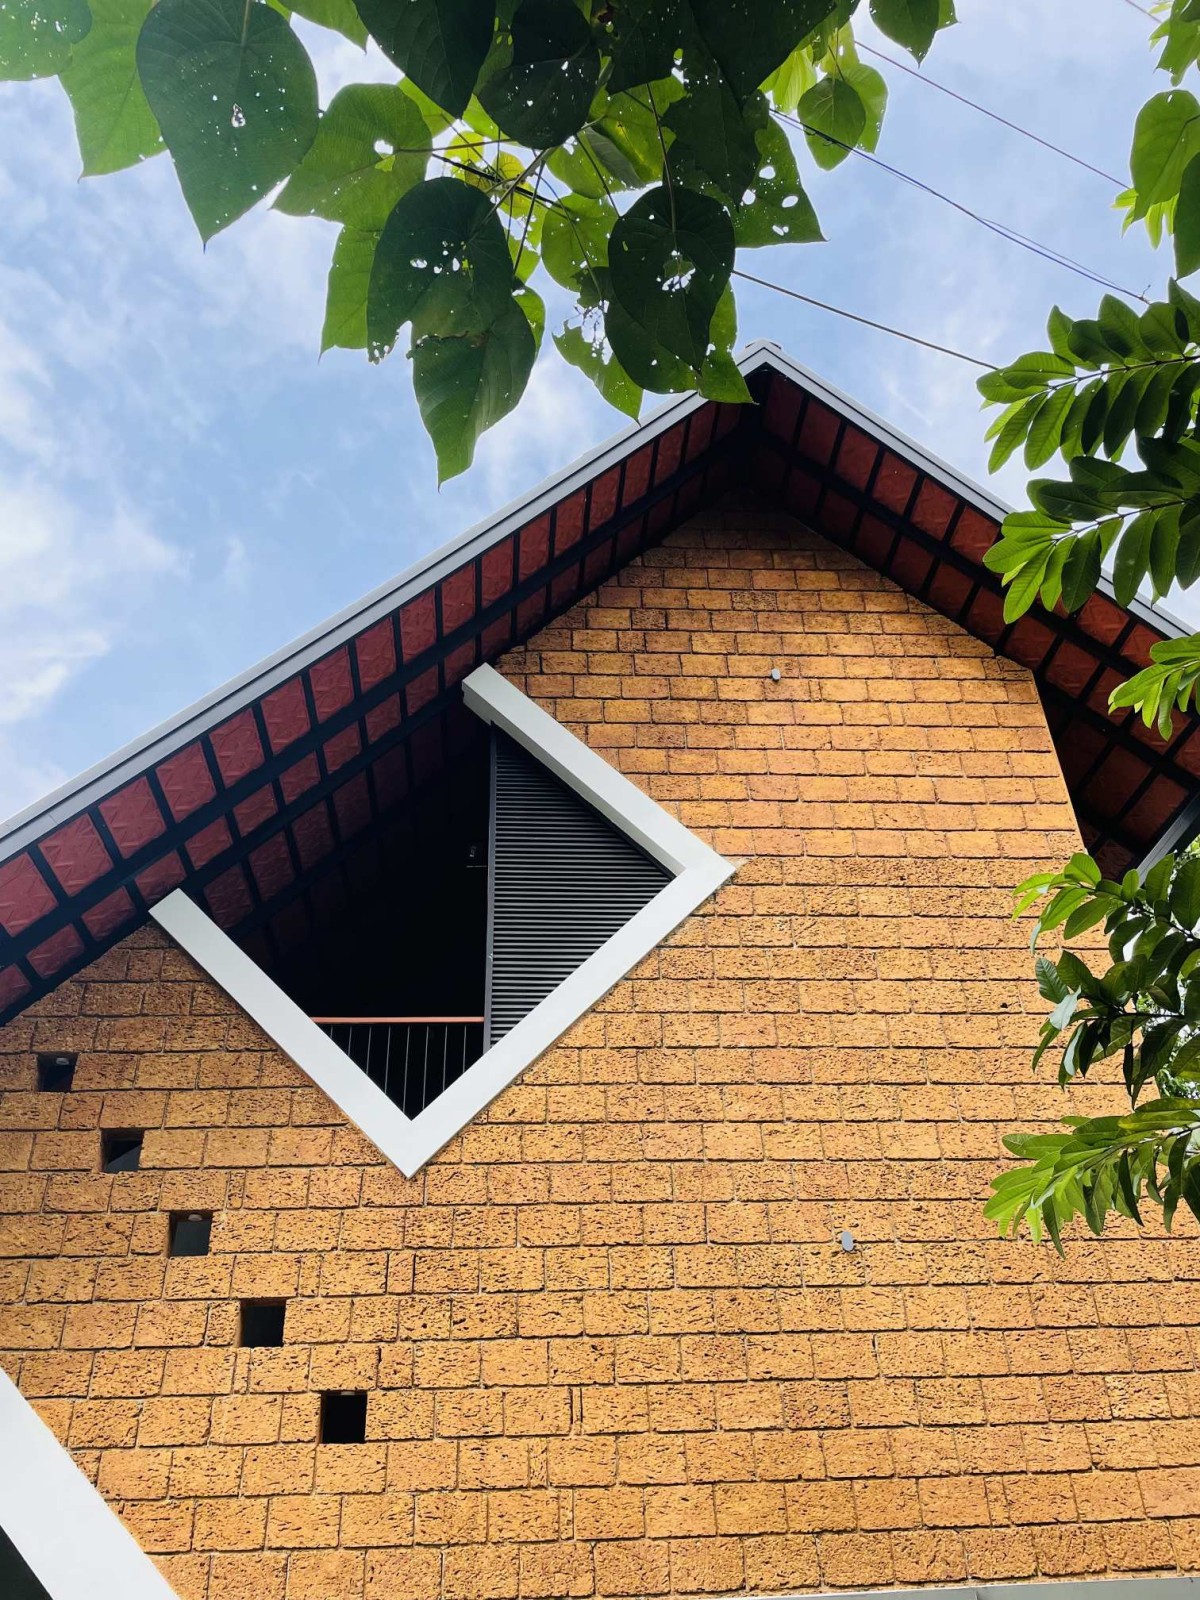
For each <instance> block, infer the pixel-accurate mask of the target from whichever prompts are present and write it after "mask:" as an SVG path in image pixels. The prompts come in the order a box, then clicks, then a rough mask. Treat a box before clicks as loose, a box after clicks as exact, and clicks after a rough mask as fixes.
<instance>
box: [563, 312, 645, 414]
mask: <svg viewBox="0 0 1200 1600" xmlns="http://www.w3.org/2000/svg"><path fill="white" fill-rule="evenodd" d="M554 343H555V345H556V346H557V348H558V353H559V355H560V356H562V358H563V360H564V361H567V362H569V363H570V365H571V366H573V367H575V368H577V369H578V370H579V371H580V372H582V373H583V374H584V375H585V377H587V378H590V379H591V381H592V383H594V384H595V386H596V388H597V390H598V391H599V392H600V394H601V395H602V396H603V397H604V399H605V400H607V401H608V403H609V405H610V406H615V407H616V408H617V410H618V411H623V412H624V413H625V415H626V416H627V417H632V418H633V419H634V420H635V421H636V420H637V415H638V412H639V411H640V410H641V409H642V391H641V389H640V388H639V387H638V386H637V384H636V383H634V381H633V379H632V378H631V377H630V376H629V374H628V373H627V372H626V371H625V369H624V367H622V365H621V363H620V362H619V361H618V360H617V358H616V356H615V355H614V354H613V353H612V351H611V350H610V349H608V348H607V347H606V345H605V342H604V340H603V339H600V340H599V341H597V342H593V341H592V340H591V339H589V338H588V336H587V333H586V331H585V330H584V329H583V328H576V327H567V328H564V329H563V330H562V331H561V333H556V334H555V335H554Z"/></svg>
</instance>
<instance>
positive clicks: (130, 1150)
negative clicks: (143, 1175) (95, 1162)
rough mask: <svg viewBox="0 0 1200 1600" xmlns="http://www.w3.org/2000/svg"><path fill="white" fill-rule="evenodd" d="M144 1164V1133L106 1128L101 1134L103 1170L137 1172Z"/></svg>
mask: <svg viewBox="0 0 1200 1600" xmlns="http://www.w3.org/2000/svg"><path fill="white" fill-rule="evenodd" d="M141 1164H142V1134H141V1132H140V1131H136V1130H134V1129H121V1130H116V1129H112V1128H105V1129H104V1131H103V1132H102V1133H101V1135H100V1170H101V1172H136V1171H137V1169H138V1168H139V1167H140V1166H141Z"/></svg>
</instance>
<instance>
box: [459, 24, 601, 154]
mask: <svg viewBox="0 0 1200 1600" xmlns="http://www.w3.org/2000/svg"><path fill="white" fill-rule="evenodd" d="M599 81H600V51H599V49H598V48H597V46H596V44H595V42H594V40H593V39H592V34H591V30H590V28H589V27H588V25H587V22H586V21H585V20H584V17H583V13H582V12H581V11H579V10H578V9H577V8H576V7H575V6H574V5H573V4H572V3H571V0H522V4H521V5H520V6H518V8H517V11H516V14H515V15H514V17H513V20H512V60H511V62H510V63H509V64H508V65H507V66H505V67H501V68H500V70H499V71H498V72H495V73H493V74H492V76H491V77H490V78H488V79H487V80H486V82H484V83H482V84H481V85H480V87H479V103H480V104H481V105H482V106H483V109H484V110H485V111H486V112H487V113H488V115H489V116H491V117H493V118H495V120H496V123H497V124H498V125H499V127H500V128H501V129H502V130H503V131H504V132H505V133H506V134H508V136H509V138H510V139H516V140H519V142H520V143H521V144H525V145H528V146H529V147H530V149H533V150H545V149H547V148H548V147H550V146H551V145H558V144H563V143H565V141H566V140H567V139H569V138H570V137H571V135H572V134H574V133H578V132H579V129H580V128H581V127H582V126H583V124H584V122H585V121H586V120H587V114H588V108H589V107H590V106H591V103H592V97H593V96H594V95H595V93H596V85H597V84H598V83H599Z"/></svg>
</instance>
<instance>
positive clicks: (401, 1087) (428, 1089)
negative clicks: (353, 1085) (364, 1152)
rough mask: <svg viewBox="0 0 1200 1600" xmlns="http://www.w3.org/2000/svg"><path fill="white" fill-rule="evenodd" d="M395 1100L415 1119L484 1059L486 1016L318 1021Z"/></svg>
mask: <svg viewBox="0 0 1200 1600" xmlns="http://www.w3.org/2000/svg"><path fill="white" fill-rule="evenodd" d="M312 1020H313V1021H314V1022H315V1023H316V1024H317V1026H318V1028H320V1029H322V1030H323V1031H324V1032H325V1033H327V1034H328V1035H329V1037H330V1038H331V1039H332V1040H333V1042H334V1044H336V1045H337V1046H338V1048H339V1049H340V1050H343V1051H344V1052H345V1053H346V1055H348V1056H349V1057H350V1059H351V1061H353V1062H354V1063H355V1065H356V1066H359V1067H361V1068H362V1070H363V1071H364V1072H365V1073H366V1075H367V1077H368V1078H370V1079H371V1081H372V1082H373V1083H377V1084H378V1085H379V1087H380V1088H381V1089H382V1090H383V1092H384V1094H386V1095H387V1097H388V1099H389V1100H392V1101H394V1102H395V1104H396V1105H398V1106H399V1107H400V1109H401V1110H402V1111H403V1112H404V1113H405V1115H406V1116H410V1117H415V1116H417V1115H418V1114H419V1113H420V1112H422V1111H424V1109H425V1107H426V1106H428V1105H432V1103H433V1102H434V1101H435V1100H436V1099H437V1097H438V1096H439V1095H440V1094H444V1093H445V1091H446V1090H447V1089H448V1088H449V1087H450V1085H451V1084H452V1083H454V1082H455V1081H456V1080H457V1079H459V1078H461V1077H462V1075H463V1073H464V1072H465V1071H466V1070H467V1068H468V1067H469V1066H471V1065H473V1063H474V1062H476V1061H478V1060H479V1058H480V1056H481V1055H482V1054H483V1018H482V1017H314V1018H313V1019H312Z"/></svg>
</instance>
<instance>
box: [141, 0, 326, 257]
mask: <svg viewBox="0 0 1200 1600" xmlns="http://www.w3.org/2000/svg"><path fill="white" fill-rule="evenodd" d="M137 64H138V73H139V75H140V77H141V80H142V87H143V89H144V90H145V91H146V99H147V100H148V101H149V103H150V109H151V110H152V111H153V113H154V115H155V116H156V117H157V119H158V125H159V127H160V128H161V129H162V134H163V138H164V139H165V140H166V144H167V149H168V150H169V151H170V152H171V157H172V159H173V160H174V162H175V170H176V172H177V173H178V175H179V183H180V187H181V188H182V189H183V197H184V199H185V200H186V201H187V204H188V209H189V210H190V211H191V213H192V216H193V218H194V219H195V222H196V226H197V227H198V228H199V230H200V236H201V238H202V239H205V240H208V239H211V238H212V236H213V234H215V233H219V232H220V230H221V229H222V228H226V227H228V226H229V224H230V223H231V222H233V221H235V220H236V219H237V218H238V217H240V216H241V215H242V214H243V213H244V212H246V211H249V209H250V207H251V206H253V205H255V204H256V203H257V202H258V201H259V200H261V199H263V197H264V196H265V195H267V194H268V193H269V192H270V191H271V190H272V189H273V188H274V187H275V185H276V184H277V183H278V182H279V181H280V180H281V179H283V178H286V177H287V176H288V174H289V173H290V172H291V171H292V170H293V168H294V167H295V166H296V164H297V162H298V161H299V160H300V158H301V157H302V156H303V155H304V153H305V151H306V150H307V149H308V147H309V145H310V144H311V143H312V142H313V139H314V137H315V136H316V132H317V80H316V76H315V74H314V72H313V67H312V62H311V61H310V60H309V59H308V55H307V53H306V51H305V49H304V46H303V45H302V44H301V43H300V41H299V39H297V37H296V35H295V34H294V33H293V32H292V30H291V28H290V27H289V26H288V25H287V23H286V22H285V21H284V19H283V18H282V17H281V16H280V15H279V13H278V11H274V10H272V8H271V7H270V6H267V5H263V4H261V3H259V0H249V3H247V0H159V3H158V4H157V5H156V6H155V7H154V8H153V10H152V11H151V12H150V14H149V16H148V17H147V18H146V21H145V23H144V25H143V27H142V31H141V35H140V37H139V38H138V45H137Z"/></svg>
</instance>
